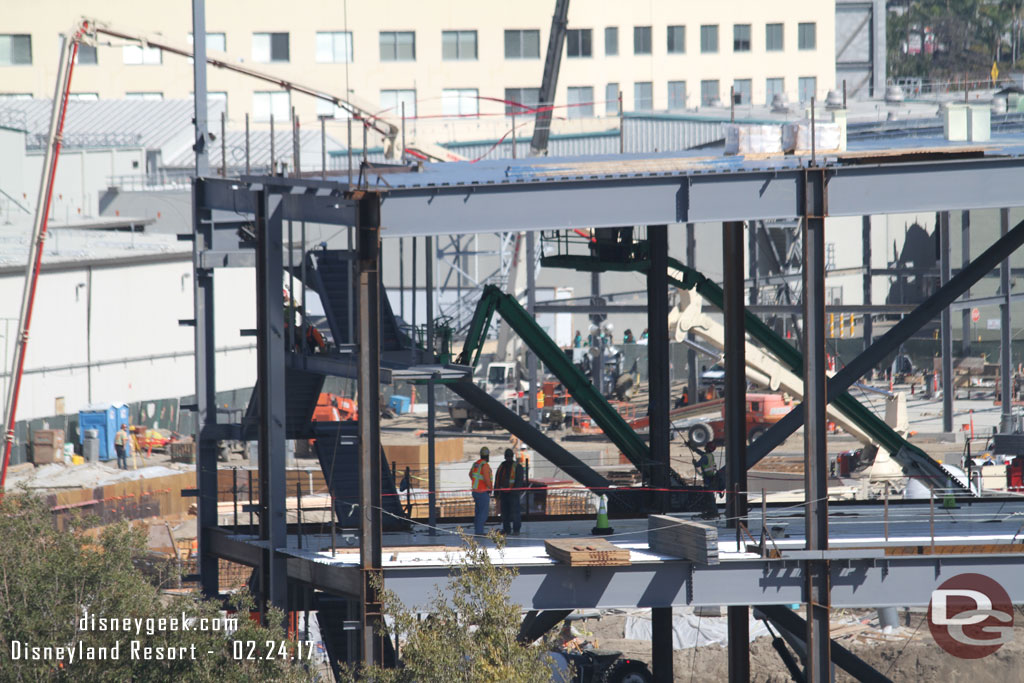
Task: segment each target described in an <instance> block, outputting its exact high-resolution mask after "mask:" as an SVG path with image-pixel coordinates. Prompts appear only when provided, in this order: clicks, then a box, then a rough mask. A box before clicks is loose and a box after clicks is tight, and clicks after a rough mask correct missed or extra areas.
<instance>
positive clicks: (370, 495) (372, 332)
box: [278, 192, 383, 664]
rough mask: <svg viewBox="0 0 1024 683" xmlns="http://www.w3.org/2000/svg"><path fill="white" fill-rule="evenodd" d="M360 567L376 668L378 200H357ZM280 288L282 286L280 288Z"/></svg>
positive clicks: (367, 656)
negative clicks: (372, 579)
mask: <svg viewBox="0 0 1024 683" xmlns="http://www.w3.org/2000/svg"><path fill="white" fill-rule="evenodd" d="M356 227H357V230H358V236H357V240H356V246H357V248H358V250H359V254H358V256H359V337H358V338H359V380H358V387H359V510H360V519H361V532H360V535H359V568H360V570H361V572H362V581H361V582H360V599H361V602H362V605H363V623H362V637H361V642H362V661H363V662H364V663H365V664H380V663H381V658H382V653H383V643H382V640H381V637H380V635H379V634H378V633H377V628H376V627H377V624H378V623H379V621H380V603H379V598H378V595H377V589H376V588H375V587H374V585H373V583H372V581H371V577H372V576H374V575H376V576H378V577H379V576H381V574H380V568H381V527H382V525H381V494H380V487H381V479H380V476H381V474H380V470H381V460H380V299H379V296H380V196H379V195H377V194H375V193H371V192H368V193H366V194H364V195H363V197H362V198H361V199H360V200H359V218H358V225H357V226H356ZM278 289H280V286H279V287H278Z"/></svg>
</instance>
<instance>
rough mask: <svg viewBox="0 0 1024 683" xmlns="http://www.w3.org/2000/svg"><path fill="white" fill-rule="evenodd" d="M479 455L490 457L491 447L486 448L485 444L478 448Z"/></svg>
mask: <svg viewBox="0 0 1024 683" xmlns="http://www.w3.org/2000/svg"><path fill="white" fill-rule="evenodd" d="M480 457H481V458H483V457H488V458H489V457H491V449H490V448H488V447H487V446H484V447H482V448H481V449H480Z"/></svg>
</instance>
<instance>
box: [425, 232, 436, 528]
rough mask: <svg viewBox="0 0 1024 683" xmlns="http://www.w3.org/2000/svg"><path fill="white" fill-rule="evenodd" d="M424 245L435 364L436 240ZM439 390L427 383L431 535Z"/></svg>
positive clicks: (431, 353) (430, 345)
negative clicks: (437, 392) (437, 393)
mask: <svg viewBox="0 0 1024 683" xmlns="http://www.w3.org/2000/svg"><path fill="white" fill-rule="evenodd" d="M425 240H426V241H425V243H424V245H423V251H424V256H426V271H427V284H426V292H427V350H428V352H429V355H428V357H429V358H430V362H431V363H433V362H434V356H435V349H434V256H435V254H434V238H433V237H427V238H425ZM436 391H437V388H436V386H435V384H434V381H433V380H432V379H431V380H429V381H428V382H427V523H428V524H430V534H431V535H432V536H433V535H434V534H436V533H437V532H436V531H435V530H434V526H435V525H436V524H437V472H436V469H437V451H436V450H435V449H436V441H437V396H436V394H435V392H436Z"/></svg>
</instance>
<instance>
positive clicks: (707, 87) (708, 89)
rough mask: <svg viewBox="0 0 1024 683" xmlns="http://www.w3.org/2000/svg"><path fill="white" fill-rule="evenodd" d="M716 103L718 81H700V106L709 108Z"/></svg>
mask: <svg viewBox="0 0 1024 683" xmlns="http://www.w3.org/2000/svg"><path fill="white" fill-rule="evenodd" d="M718 103H719V102H718V81H701V82H700V106H702V107H711V106H715V105H717V104H718Z"/></svg>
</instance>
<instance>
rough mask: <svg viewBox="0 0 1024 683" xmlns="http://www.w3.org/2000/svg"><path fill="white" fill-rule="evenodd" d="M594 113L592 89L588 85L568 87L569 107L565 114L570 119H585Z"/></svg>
mask: <svg viewBox="0 0 1024 683" xmlns="http://www.w3.org/2000/svg"><path fill="white" fill-rule="evenodd" d="M593 115H594V89H593V88H591V87H588V86H581V87H576V88H569V109H568V110H567V112H566V116H568V117H569V118H570V119H585V118H590V117H592V116H593Z"/></svg>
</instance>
